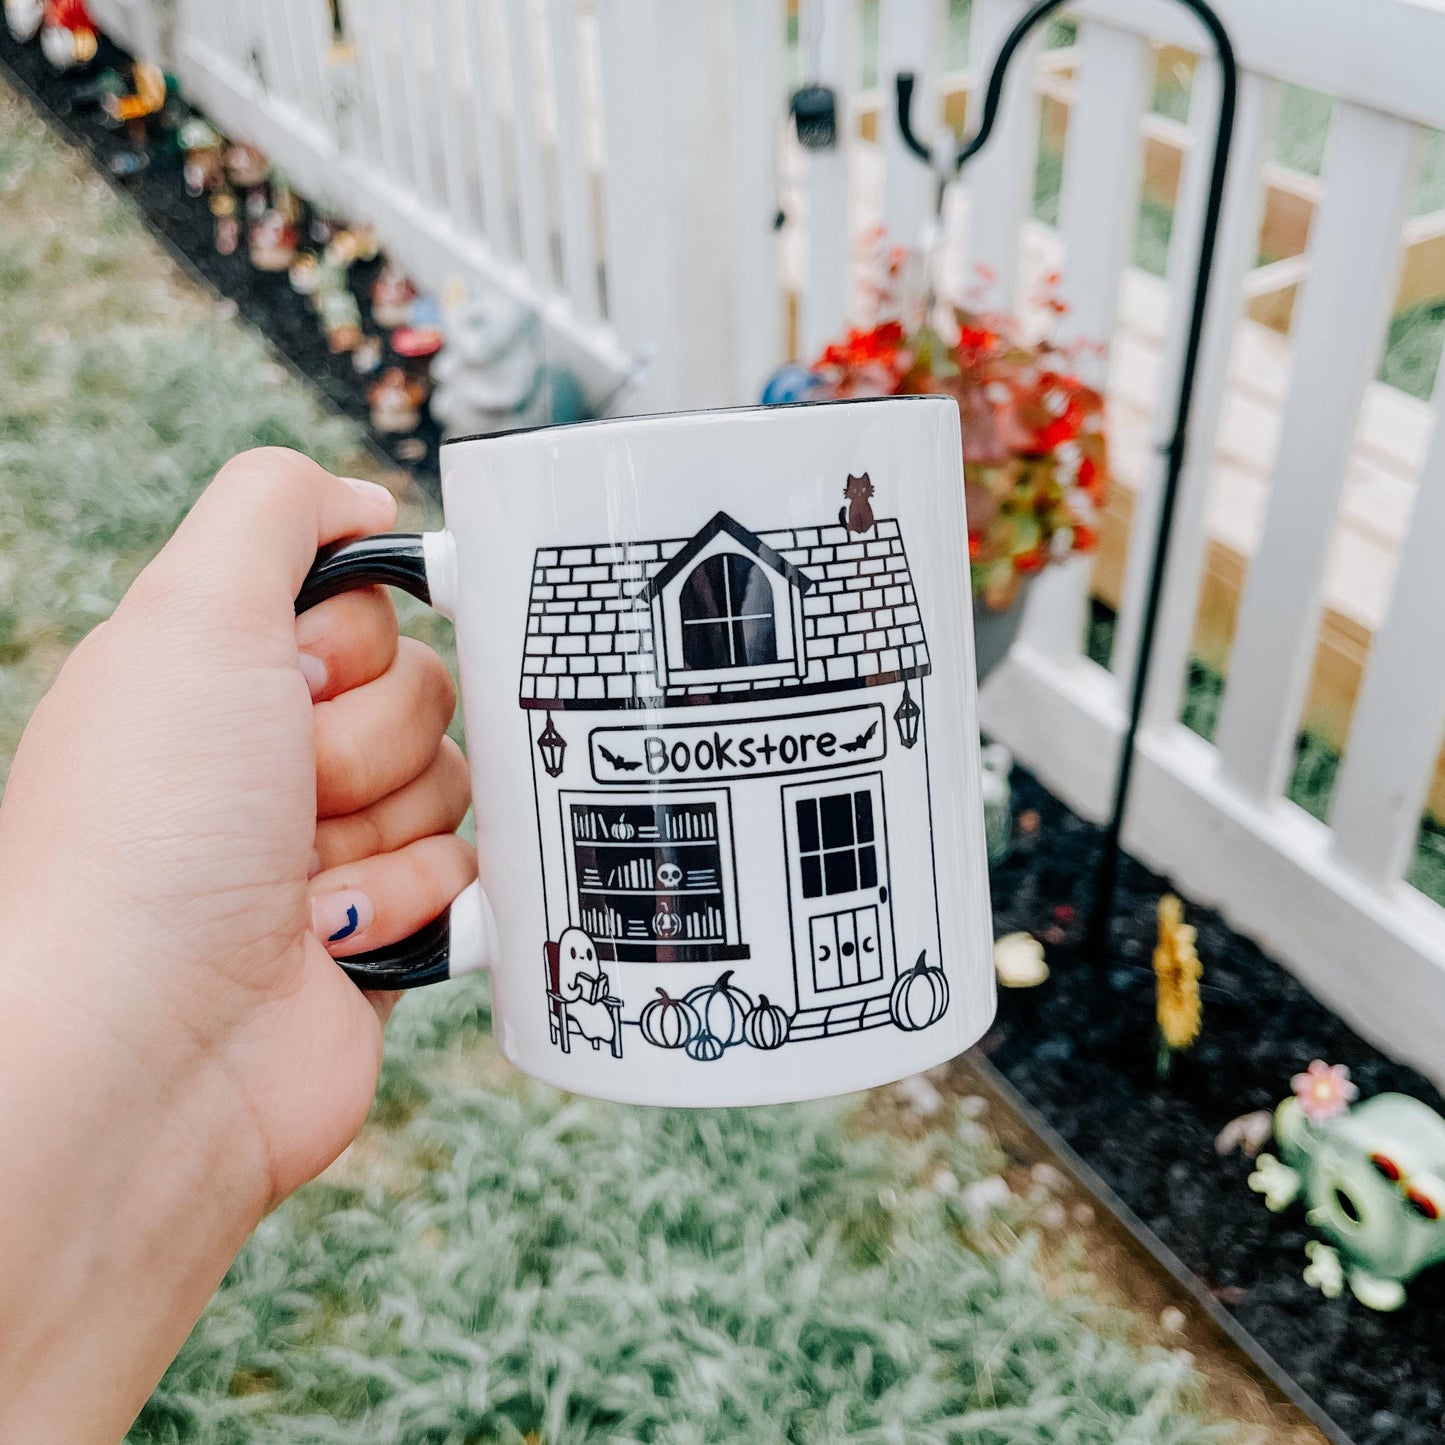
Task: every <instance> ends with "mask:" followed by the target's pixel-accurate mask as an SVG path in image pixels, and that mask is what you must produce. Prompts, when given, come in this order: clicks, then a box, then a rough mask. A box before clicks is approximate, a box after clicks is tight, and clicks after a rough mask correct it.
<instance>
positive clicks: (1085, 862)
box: [981, 770, 1445, 1445]
mask: <svg viewBox="0 0 1445 1445" xmlns="http://www.w3.org/2000/svg"><path fill="white" fill-rule="evenodd" d="M1014 808H1015V818H1016V819H1017V818H1018V817H1019V816H1020V815H1021V814H1023V813H1027V812H1034V813H1037V814H1038V828H1037V830H1036V831H1034V832H1031V833H1027V832H1024V831H1022V830H1020V829H1018V828H1016V829H1015V837H1014V851H1013V854H1012V856H1011V857H1010V858H1009V859H1008V860H1007V861H1006V862H1004V863H1003V864H1002V865H1001V866H1000V867H999V868H997V869H995V871H994V874H993V904H994V932H995V935H1001V934H1004V933H1009V932H1013V931H1014V930H1018V929H1023V930H1027V931H1028V932H1030V933H1033V934H1034V935H1036V936H1037V937H1040V938H1042V939H1044V940H1045V941H1046V947H1047V949H1048V960H1049V966H1050V969H1051V975H1050V977H1049V979H1048V981H1047V982H1046V983H1045V984H1043V985H1042V986H1041V987H1039V988H1036V989H1028V990H1009V989H1004V990H1001V991H1000V992H1001V997H1000V1000H999V1013H998V1019H997V1021H996V1023H995V1026H994V1028H993V1030H992V1031H991V1032H990V1033H989V1035H988V1036H987V1037H986V1038H985V1039H984V1040H983V1043H982V1045H981V1049H982V1052H983V1053H984V1054H986V1055H987V1057H988V1060H989V1062H990V1063H991V1064H992V1065H993V1067H994V1069H996V1070H997V1071H998V1072H999V1073H1000V1074H1001V1075H1002V1076H1003V1077H1004V1078H1005V1079H1006V1080H1008V1082H1009V1083H1010V1084H1011V1085H1012V1086H1013V1090H1014V1091H1015V1092H1016V1093H1017V1095H1018V1096H1019V1097H1020V1098H1021V1099H1022V1100H1023V1101H1024V1102H1025V1103H1026V1104H1027V1105H1028V1106H1029V1111H1028V1112H1029V1113H1031V1114H1036V1115H1037V1116H1039V1117H1040V1118H1042V1119H1043V1120H1044V1121H1046V1123H1047V1125H1048V1126H1050V1133H1051V1134H1052V1135H1055V1136H1057V1139H1058V1140H1059V1141H1061V1142H1062V1144H1063V1145H1065V1146H1067V1148H1068V1150H1069V1151H1071V1152H1072V1153H1073V1154H1074V1155H1076V1156H1078V1158H1079V1159H1081V1160H1082V1161H1084V1163H1085V1164H1086V1165H1087V1166H1088V1168H1089V1169H1090V1170H1091V1171H1092V1172H1093V1173H1094V1174H1095V1175H1097V1176H1098V1178H1099V1179H1100V1180H1101V1181H1102V1182H1103V1184H1104V1185H1105V1186H1107V1189H1108V1190H1109V1191H1112V1193H1113V1194H1114V1195H1116V1196H1117V1197H1118V1199H1119V1200H1121V1201H1122V1202H1123V1204H1124V1205H1125V1206H1126V1209H1127V1210H1128V1211H1129V1213H1131V1214H1132V1215H1134V1216H1136V1217H1137V1219H1138V1221H1140V1222H1141V1223H1142V1225H1143V1227H1144V1232H1143V1234H1142V1235H1141V1236H1140V1237H1141V1239H1142V1240H1143V1242H1144V1243H1145V1244H1146V1245H1148V1244H1150V1238H1151V1236H1152V1237H1154V1238H1157V1240H1159V1241H1161V1242H1162V1243H1163V1245H1164V1247H1165V1252H1164V1253H1163V1254H1160V1253H1159V1251H1157V1250H1155V1251H1154V1252H1155V1253H1156V1256H1157V1257H1158V1258H1159V1259H1160V1262H1161V1263H1162V1264H1163V1265H1164V1266H1165V1267H1166V1268H1169V1267H1170V1259H1171V1257H1172V1258H1173V1259H1175V1260H1177V1261H1178V1262H1179V1263H1180V1264H1182V1266H1183V1267H1184V1268H1185V1269H1186V1270H1187V1271H1188V1273H1189V1274H1190V1275H1192V1276H1193V1278H1194V1280H1195V1281H1196V1282H1197V1284H1198V1286H1199V1288H1200V1289H1202V1290H1203V1291H1204V1292H1205V1293H1206V1294H1207V1295H1208V1296H1209V1297H1211V1298H1212V1299H1213V1300H1214V1301H1215V1302H1216V1303H1217V1304H1218V1306H1219V1307H1220V1308H1221V1310H1222V1311H1224V1312H1226V1313H1227V1315H1228V1316H1229V1318H1230V1319H1231V1320H1232V1321H1233V1322H1234V1324H1235V1326H1236V1327H1237V1328H1238V1329H1239V1330H1240V1331H1242V1332H1243V1334H1245V1335H1246V1336H1248V1337H1249V1338H1250V1339H1251V1340H1253V1341H1254V1342H1255V1344H1256V1345H1257V1347H1258V1348H1257V1350H1252V1351H1251V1352H1250V1353H1251V1354H1253V1355H1254V1356H1255V1358H1256V1359H1257V1360H1260V1361H1261V1362H1263V1361H1265V1360H1267V1361H1272V1362H1273V1364H1274V1366H1275V1367H1276V1369H1277V1370H1279V1371H1282V1372H1283V1373H1284V1374H1285V1375H1286V1376H1288V1378H1289V1379H1291V1380H1292V1381H1293V1382H1294V1384H1295V1385H1296V1386H1297V1388H1298V1390H1299V1391H1301V1392H1303V1393H1304V1394H1305V1395H1306V1396H1307V1397H1308V1398H1309V1399H1310V1400H1312V1401H1313V1402H1314V1403H1315V1405H1316V1406H1317V1407H1318V1409H1319V1411H1322V1412H1323V1414H1324V1415H1325V1416H1326V1417H1327V1418H1328V1419H1329V1420H1331V1421H1333V1422H1334V1425H1335V1426H1336V1427H1337V1430H1338V1431H1343V1433H1344V1434H1345V1435H1346V1436H1348V1437H1349V1439H1351V1440H1353V1441H1354V1442H1356V1445H1438V1442H1441V1441H1445V1267H1441V1268H1437V1269H1434V1270H1427V1271H1426V1272H1425V1273H1424V1274H1422V1275H1421V1276H1420V1277H1419V1278H1418V1279H1416V1280H1415V1281H1414V1282H1413V1283H1412V1284H1411V1285H1410V1286H1409V1297H1408V1299H1407V1301H1406V1303H1405V1305H1404V1307H1403V1308H1402V1309H1400V1310H1399V1311H1398V1312H1397V1313H1394V1314H1380V1313H1377V1312H1375V1311H1373V1310H1369V1309H1366V1308H1365V1307H1364V1306H1363V1305H1361V1304H1360V1303H1359V1302H1358V1301H1356V1300H1355V1299H1354V1298H1353V1297H1352V1296H1351V1295H1350V1294H1349V1292H1348V1291H1346V1292H1345V1293H1344V1295H1343V1296H1342V1297H1341V1298H1339V1299H1335V1300H1328V1299H1326V1298H1325V1297H1324V1296H1323V1295H1321V1294H1320V1293H1319V1292H1318V1291H1316V1290H1315V1289H1313V1288H1312V1287H1310V1286H1309V1285H1306V1284H1305V1283H1304V1281H1303V1279H1302V1278H1301V1275H1302V1271H1303V1269H1304V1267H1305V1264H1306V1259H1305V1253H1304V1246H1305V1243H1306V1241H1308V1240H1309V1239H1312V1238H1316V1237H1318V1236H1317V1235H1316V1233H1315V1232H1314V1231H1313V1230H1311V1229H1309V1227H1308V1226H1307V1225H1306V1224H1305V1221H1304V1210H1303V1208H1302V1207H1301V1206H1299V1205H1296V1206H1294V1207H1293V1208H1291V1209H1290V1210H1288V1211H1286V1212H1285V1213H1284V1214H1282V1215H1274V1214H1271V1213H1270V1212H1269V1211H1268V1210H1267V1209H1266V1208H1265V1206H1264V1201H1263V1200H1262V1199H1261V1198H1260V1197H1259V1196H1258V1195H1257V1194H1254V1193H1252V1192H1251V1191H1250V1189H1249V1187H1248V1185H1247V1183H1246V1180H1247V1178H1248V1175H1249V1173H1250V1171H1251V1168H1252V1165H1251V1163H1250V1161H1249V1160H1248V1159H1246V1158H1244V1157H1243V1156H1242V1155H1240V1154H1238V1153H1235V1154H1230V1155H1226V1156H1224V1157H1221V1156H1220V1155H1219V1154H1217V1153H1216V1151H1215V1147H1214V1140H1215V1136H1216V1135H1217V1134H1218V1132H1219V1130H1220V1129H1221V1128H1222V1127H1223V1126H1224V1125H1225V1124H1226V1123H1227V1122H1228V1121H1229V1120H1230V1119H1233V1118H1235V1117H1237V1116H1238V1115H1240V1114H1245V1113H1248V1112H1250V1111H1251V1110H1256V1109H1272V1108H1273V1107H1274V1106H1275V1105H1276V1104H1277V1103H1278V1102H1279V1101H1280V1099H1282V1098H1284V1097H1286V1096H1287V1095H1288V1093H1289V1087H1290V1084H1289V1081H1290V1077H1291V1075H1293V1074H1295V1073H1297V1072H1299V1071H1300V1070H1301V1069H1303V1068H1305V1067H1306V1066H1307V1065H1308V1064H1309V1062H1310V1060H1311V1059H1316V1058H1321V1059H1325V1060H1327V1061H1328V1062H1330V1063H1339V1064H1347V1065H1348V1066H1349V1068H1350V1071H1351V1074H1352V1076H1353V1078H1354V1081H1355V1082H1356V1083H1357V1084H1358V1085H1359V1088H1360V1094H1361V1097H1369V1096H1370V1095H1371V1094H1377V1093H1384V1092H1390V1091H1398V1092H1400V1093H1406V1094H1413V1095H1414V1096H1415V1097H1416V1098H1419V1099H1421V1100H1423V1101H1424V1102H1425V1103H1426V1104H1428V1105H1429V1106H1430V1107H1431V1108H1432V1109H1436V1110H1439V1111H1440V1112H1441V1113H1442V1114H1445V1097H1442V1096H1441V1094H1440V1092H1439V1091H1438V1090H1437V1089H1436V1088H1435V1087H1434V1086H1433V1085H1432V1084H1431V1083H1430V1082H1429V1081H1428V1080H1427V1079H1425V1078H1424V1077H1423V1076H1421V1075H1420V1074H1418V1073H1417V1072H1416V1071H1415V1070H1413V1069H1411V1068H1408V1067H1407V1066H1405V1065H1404V1064H1401V1063H1397V1062H1395V1061H1394V1060H1392V1059H1390V1058H1388V1057H1387V1056H1386V1055H1384V1054H1383V1053H1381V1052H1380V1050H1378V1049H1376V1048H1375V1047H1374V1046H1373V1045H1371V1044H1369V1043H1367V1042H1366V1041H1365V1040H1364V1039H1362V1038H1360V1036H1359V1035H1358V1034H1356V1033H1355V1032H1354V1031H1353V1030H1352V1029H1351V1028H1350V1027H1349V1026H1348V1025H1347V1024H1345V1023H1344V1022H1343V1021H1342V1020H1341V1019H1339V1018H1338V1017H1336V1016H1335V1015H1334V1014H1333V1013H1331V1012H1330V1010H1329V1009H1327V1008H1326V1007H1325V1006H1324V1005H1323V1004H1322V1003H1320V1002H1319V1000H1318V999H1316V998H1315V997H1314V996H1313V995H1312V994H1311V993H1310V992H1309V991H1308V990H1307V989H1306V988H1305V987H1304V986H1303V985H1302V984H1301V983H1300V982H1299V981H1298V980H1297V979H1295V978H1294V977H1293V975H1291V974H1290V973H1288V972H1287V971H1286V970H1285V969H1284V968H1282V967H1281V966H1280V965H1279V964H1277V963H1276V962H1274V961H1273V960H1272V959H1270V958H1268V957H1267V956H1266V955H1265V954H1264V953H1263V951H1262V950H1261V949H1259V948H1258V947H1257V946H1256V945H1255V944H1253V943H1251V942H1250V941H1249V940H1248V939H1245V938H1242V937H1241V936H1240V935H1239V934H1237V933H1235V932H1234V931H1233V930H1232V929H1231V928H1229V926H1228V925H1227V924H1226V923H1225V922H1224V921H1223V920H1222V919H1221V918H1220V917H1219V915H1218V914H1217V913H1215V912H1213V911H1212V910H1208V909H1202V908H1196V907H1194V906H1192V905H1190V904H1188V902H1187V898H1186V915H1187V918H1188V921H1189V922H1190V923H1192V924H1195V925H1196V926H1197V927H1198V929H1199V940H1198V948H1199V956H1200V958H1201V959H1202V960H1203V963H1204V977H1205V981H1206V983H1207V984H1209V985H1210V988H1209V990H1208V993H1207V996H1206V999H1205V1004H1204V1029H1203V1033H1202V1034H1201V1036H1200V1038H1199V1041H1198V1042H1197V1043H1196V1044H1195V1045H1194V1047H1193V1048H1192V1049H1191V1050H1190V1051H1189V1053H1188V1054H1186V1055H1183V1056H1182V1057H1180V1058H1179V1059H1178V1061H1177V1062H1176V1064H1175V1066H1174V1071H1173V1076H1172V1078H1171V1079H1170V1081H1169V1082H1168V1083H1161V1082H1160V1081H1159V1079H1158V1077H1157V1075H1156V1072H1155V1040H1156V1035H1155V1026H1154V989H1153V974H1152V969H1151V959H1152V954H1153V949H1154V943H1155V938H1156V929H1157V924H1156V916H1155V909H1156V906H1157V903H1158V900H1159V897H1160V895H1161V894H1162V893H1164V892H1167V891H1169V884H1168V882H1167V880H1165V879H1164V878H1161V877H1159V876H1158V875H1157V874H1154V873H1152V872H1150V871H1149V870H1148V869H1146V868H1144V867H1143V866H1142V865H1141V864H1139V863H1138V862H1136V861H1135V860H1134V859H1132V858H1126V859H1125V862H1124V867H1123V870H1122V872H1121V875H1120V883H1119V891H1118V895H1117V901H1116V905H1115V913H1114V921H1113V929H1112V933H1111V940H1110V950H1109V956H1110V959H1111V961H1112V967H1111V972H1110V975H1109V987H1108V990H1107V991H1106V992H1101V990H1100V986H1099V984H1098V981H1097V976H1096V974H1095V972H1094V970H1093V968H1092V967H1091V965H1090V962H1089V960H1088V958H1087V957H1086V955H1085V952H1084V939H1083V931H1084V928H1085V926H1086V922H1087V918H1088V913H1089V904H1090V902H1091V901H1092V900H1091V896H1090V889H1091V886H1092V880H1093V877H1094V862H1095V859H1096V858H1097V856H1098V850H1099V846H1100V840H1101V837H1102V829H1099V828H1096V827H1093V826H1092V825H1090V824H1088V823H1085V822H1083V821H1082V820H1081V819H1080V818H1078V817H1077V816H1075V815H1074V814H1073V813H1072V812H1070V810H1069V809H1068V808H1066V807H1065V806H1064V805H1063V804H1062V803H1061V802H1059V801H1058V800H1057V799H1056V798H1054V797H1053V796H1052V795H1050V794H1049V793H1048V792H1046V791H1045V789H1044V788H1043V787H1042V786H1041V785H1040V784H1039V783H1038V782H1037V780H1036V779H1034V778H1033V777H1032V776H1030V775H1029V774H1027V773H1025V772H1023V771H1022V770H1018V771H1016V772H1015V775H1014ZM1050 940H1051V941H1050ZM1361 964H1362V967H1368V966H1369V960H1362V961H1361ZM1031 1122H1035V1121H1033V1120H1032V1119H1031ZM1115 1212H1118V1211H1115ZM1121 1218H1122V1219H1123V1222H1124V1223H1125V1224H1126V1225H1127V1224H1128V1223H1129V1220H1128V1217H1127V1216H1126V1215H1125V1216H1121ZM1151 1247H1152V1246H1151ZM1272 1373H1273V1372H1272Z"/></svg>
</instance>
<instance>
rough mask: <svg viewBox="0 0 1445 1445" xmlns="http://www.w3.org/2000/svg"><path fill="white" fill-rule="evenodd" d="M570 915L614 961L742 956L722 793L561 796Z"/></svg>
mask: <svg viewBox="0 0 1445 1445" xmlns="http://www.w3.org/2000/svg"><path fill="white" fill-rule="evenodd" d="M562 821H563V836H564V838H565V839H566V844H567V852H568V863H569V871H570V874H571V877H570V884H571V893H572V899H571V901H572V904H573V909H572V916H573V917H574V918H576V920H577V923H578V925H579V926H580V927H582V928H583V929H585V930H586V931H587V933H588V934H590V935H591V936H592V937H593V938H594V939H596V941H597V942H598V944H599V945H601V946H602V947H603V948H604V949H605V950H607V951H609V952H610V953H611V954H612V956H613V957H614V958H615V959H616V960H617V961H619V962H622V963H669V962H671V963H689V962H707V961H712V960H717V959H740V958H747V957H748V956H749V955H748V949H747V947H746V946H745V945H742V944H740V943H738V941H737V937H738V935H737V922H736V920H737V903H736V898H735V895H734V894H733V892H732V889H733V881H732V858H731V848H732V834H731V826H730V818H729V814H728V806H727V796H726V793H725V792H721V791H718V792H709V793H705V794H699V793H692V794H688V795H685V796H680V797H678V798H677V799H676V800H673V799H663V798H658V797H656V796H653V795H644V796H634V797H628V798H619V797H618V796H617V795H616V794H605V795H602V796H596V795H578V794H564V795H563V798H562Z"/></svg>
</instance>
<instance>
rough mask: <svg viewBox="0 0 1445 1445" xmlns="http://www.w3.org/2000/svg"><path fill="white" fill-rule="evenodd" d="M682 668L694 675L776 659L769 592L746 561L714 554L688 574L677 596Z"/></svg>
mask: <svg viewBox="0 0 1445 1445" xmlns="http://www.w3.org/2000/svg"><path fill="white" fill-rule="evenodd" d="M678 609H679V612H680V613H681V617H682V664H683V666H684V667H686V668H692V669H695V670H698V671H710V670H712V669H714V668H726V667H758V666H762V665H764V664H767V663H773V662H777V660H778V632H777V619H776V616H775V614H774V610H773V589H772V586H771V584H770V583H769V581H768V578H767V576H766V575H765V574H764V572H763V569H762V567H761V566H759V565H758V563H756V562H754V561H753V559H752V558H751V557H744V556H742V555H741V554H740V553H737V552H718V553H715V554H714V555H713V556H711V557H707V558H704V560H703V561H701V562H699V563H698V565H697V566H696V567H694V568H693V570H692V571H691V572H690V573H689V574H688V577H687V580H686V581H685V582H684V583H683V584H682V591H681V593H680V595H679V597H678Z"/></svg>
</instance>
